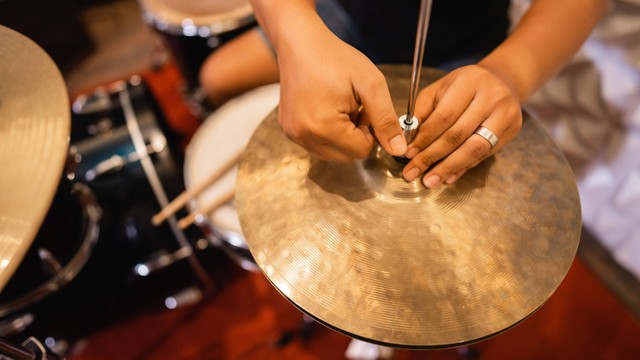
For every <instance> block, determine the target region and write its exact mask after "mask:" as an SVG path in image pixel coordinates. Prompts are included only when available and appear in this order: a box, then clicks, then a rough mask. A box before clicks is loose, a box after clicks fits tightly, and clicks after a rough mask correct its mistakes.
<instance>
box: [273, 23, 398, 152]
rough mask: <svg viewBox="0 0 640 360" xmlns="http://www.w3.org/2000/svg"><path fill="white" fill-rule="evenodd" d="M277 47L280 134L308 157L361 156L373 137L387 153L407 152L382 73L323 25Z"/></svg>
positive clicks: (372, 143)
mask: <svg viewBox="0 0 640 360" xmlns="http://www.w3.org/2000/svg"><path fill="white" fill-rule="evenodd" d="M292 39H295V41H291V42H289V43H287V42H281V43H280V46H279V49H278V63H279V69H280V84H281V90H280V91H281V93H280V105H279V112H278V119H279V123H280V126H281V128H282V130H283V131H284V133H285V134H286V135H287V136H288V137H289V138H290V139H291V140H293V141H294V142H295V143H297V144H299V145H300V146H302V147H303V148H305V149H306V150H307V151H308V152H309V153H310V154H311V155H313V156H315V157H317V158H320V159H323V160H330V161H339V162H348V161H352V160H354V159H356V158H365V157H366V156H368V155H369V153H370V152H371V149H372V148H373V145H374V143H375V139H374V136H373V134H372V133H371V131H370V130H369V129H370V128H369V126H370V125H371V127H372V128H373V129H374V132H375V137H376V138H377V140H378V142H379V143H380V145H381V146H382V147H383V148H384V149H385V150H386V151H387V152H389V153H390V154H392V155H396V156H401V155H404V153H405V152H406V150H407V144H406V141H405V139H404V137H403V135H402V131H401V128H400V125H399V123H398V116H397V115H396V113H395V110H394V107H393V103H392V101H391V96H390V94H389V89H388V87H387V83H386V80H385V77H384V75H383V74H382V73H381V72H380V70H379V69H378V68H377V67H376V66H375V65H374V64H373V63H372V62H371V61H370V60H369V59H368V58H367V57H366V56H365V55H363V54H362V53H361V52H359V51H357V50H356V49H354V48H353V47H351V46H349V45H348V44H346V43H344V42H342V41H341V40H340V39H338V38H337V37H336V36H335V35H334V34H333V33H331V32H330V31H329V30H328V29H327V28H326V27H316V28H311V29H309V31H308V32H305V33H301V34H295V35H294V36H293V37H292Z"/></svg>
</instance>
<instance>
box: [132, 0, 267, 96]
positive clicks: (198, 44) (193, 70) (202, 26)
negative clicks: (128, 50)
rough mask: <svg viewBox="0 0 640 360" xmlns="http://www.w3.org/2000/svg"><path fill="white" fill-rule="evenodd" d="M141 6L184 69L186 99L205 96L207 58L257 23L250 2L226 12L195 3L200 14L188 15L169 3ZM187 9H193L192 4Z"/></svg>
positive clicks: (151, 0)
mask: <svg viewBox="0 0 640 360" xmlns="http://www.w3.org/2000/svg"><path fill="white" fill-rule="evenodd" d="M138 3H139V4H140V8H141V10H142V18H143V20H144V21H145V23H147V24H148V25H149V26H150V27H152V28H153V29H154V30H155V31H156V32H157V34H158V35H160V37H161V38H162V40H163V42H164V44H165V45H166V47H167V48H168V50H169V51H170V53H171V55H172V56H173V58H174V60H175V61H176V63H177V65H178V67H179V68H180V72H181V73H182V75H183V78H184V79H183V80H184V82H185V84H184V85H185V89H183V90H184V91H185V93H186V94H185V95H186V97H192V98H197V97H198V96H202V95H201V94H198V92H199V88H200V83H199V78H198V76H199V71H200V68H201V67H202V64H203V63H204V61H205V60H206V58H207V57H208V56H209V55H211V53H212V52H213V51H215V50H216V49H217V48H219V47H220V46H221V45H223V44H225V43H226V42H228V41H229V40H231V39H233V38H235V37H236V36H238V35H240V34H241V33H243V32H245V31H247V30H248V29H250V28H252V27H254V26H256V24H257V23H256V21H255V17H254V15H253V12H252V10H251V7H250V6H249V2H248V1H246V4H245V5H242V4H240V5H239V7H238V8H236V9H226V10H222V9H216V7H215V6H214V7H206V6H205V7H202V6H197V5H198V4H195V3H194V4H192V5H193V6H194V7H195V8H198V7H200V9H198V11H197V13H196V11H191V12H187V11H186V10H185V9H181V8H178V6H177V4H176V3H172V2H170V1H166V0H139V1H138ZM185 7H187V8H188V7H189V4H188V2H186V5H185ZM217 11H221V12H220V13H216V12H217ZM192 100H193V99H192Z"/></svg>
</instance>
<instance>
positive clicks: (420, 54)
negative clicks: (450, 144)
mask: <svg viewBox="0 0 640 360" xmlns="http://www.w3.org/2000/svg"><path fill="white" fill-rule="evenodd" d="M431 4H432V0H422V1H421V2H420V15H419V16H420V17H419V18H418V29H417V31H416V46H415V50H414V53H413V69H412V72H411V87H410V89H409V102H408V104H407V113H406V114H405V115H403V116H400V118H399V119H398V122H399V123H400V126H401V127H402V134H403V135H404V138H405V140H406V141H407V143H409V142H411V140H413V138H414V137H415V135H416V134H417V133H418V119H417V118H416V117H415V116H414V110H415V107H416V98H417V96H418V83H419V81H420V70H421V69H422V60H423V58H424V47H425V43H426V40H427V29H428V28H429V18H430V16H431Z"/></svg>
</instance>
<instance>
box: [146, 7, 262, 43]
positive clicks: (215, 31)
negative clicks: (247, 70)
mask: <svg viewBox="0 0 640 360" xmlns="http://www.w3.org/2000/svg"><path fill="white" fill-rule="evenodd" d="M142 2H144V1H142ZM142 18H143V20H144V21H145V22H146V23H147V24H149V25H151V26H152V27H154V28H156V29H157V30H158V31H161V32H164V33H167V34H170V35H178V36H200V37H209V36H216V35H221V34H224V33H226V32H229V31H232V30H236V29H239V28H241V27H244V26H246V25H249V24H251V23H252V22H254V21H255V17H254V15H253V8H252V7H251V5H249V4H247V5H244V6H241V7H239V8H237V9H234V10H232V11H229V12H226V13H224V14H210V15H196V14H179V13H176V12H175V11H173V10H172V9H170V8H169V7H167V6H166V5H162V4H159V6H158V8H157V9H153V10H152V9H143V11H142Z"/></svg>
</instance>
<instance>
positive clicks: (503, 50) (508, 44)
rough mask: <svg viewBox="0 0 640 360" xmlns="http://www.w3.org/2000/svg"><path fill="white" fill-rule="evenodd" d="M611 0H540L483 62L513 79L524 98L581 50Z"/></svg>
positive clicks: (519, 94)
mask: <svg viewBox="0 0 640 360" xmlns="http://www.w3.org/2000/svg"><path fill="white" fill-rule="evenodd" d="M608 4H609V0H566V1H561V0H536V1H533V2H532V4H531V7H530V8H529V11H528V12H527V13H526V14H525V16H524V17H523V18H522V20H521V21H520V23H519V24H518V26H517V27H516V28H515V29H514V31H513V32H512V33H511V35H510V36H509V37H508V38H507V39H506V40H505V41H504V42H503V43H502V44H501V45H500V46H498V47H497V48H496V49H495V50H494V51H493V52H491V53H490V54H489V55H488V56H487V57H486V58H484V59H483V60H482V61H480V64H481V65H484V66H488V67H491V68H493V69H494V70H496V71H497V72H498V73H500V74H502V76H504V77H506V78H507V79H509V80H510V81H511V83H512V84H513V86H514V87H515V90H516V91H517V93H518V96H519V98H520V100H521V101H524V100H525V99H527V98H528V97H529V96H530V95H531V94H532V93H533V92H535V91H536V89H538V88H539V87H540V86H541V85H542V84H543V83H544V82H545V81H547V80H548V79H549V78H551V77H552V76H553V75H555V74H556V73H557V72H558V71H559V70H560V69H561V68H562V67H563V66H564V65H565V64H566V63H567V62H568V61H569V60H570V59H571V57H573V55H574V54H575V53H576V52H577V51H578V50H579V49H580V47H581V46H582V44H583V42H584V41H585V40H586V39H587V37H588V36H589V34H590V33H591V31H592V30H593V28H594V27H595V25H596V24H597V22H598V21H599V20H600V18H601V17H602V15H603V14H604V13H605V12H606V10H607V7H608Z"/></svg>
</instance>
